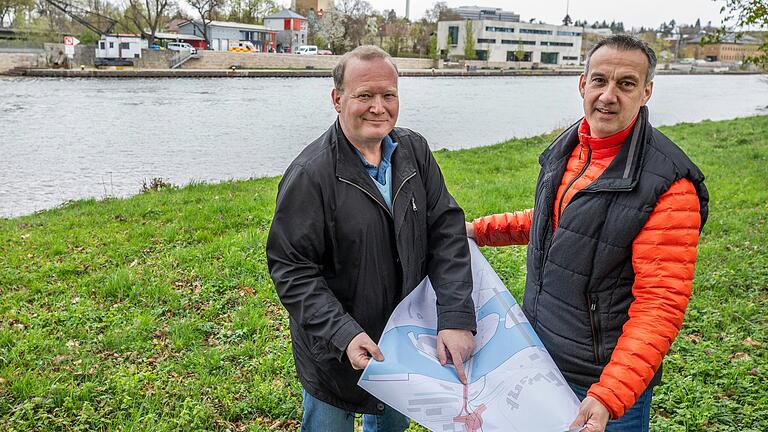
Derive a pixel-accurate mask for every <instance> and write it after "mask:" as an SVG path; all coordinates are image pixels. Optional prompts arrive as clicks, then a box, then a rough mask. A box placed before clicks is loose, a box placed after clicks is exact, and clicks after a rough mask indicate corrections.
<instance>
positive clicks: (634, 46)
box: [584, 35, 656, 84]
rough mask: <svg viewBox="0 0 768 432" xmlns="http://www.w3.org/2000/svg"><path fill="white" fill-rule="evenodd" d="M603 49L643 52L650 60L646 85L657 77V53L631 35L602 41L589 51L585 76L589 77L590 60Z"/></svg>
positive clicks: (616, 36)
mask: <svg viewBox="0 0 768 432" xmlns="http://www.w3.org/2000/svg"><path fill="white" fill-rule="evenodd" d="M602 47H609V48H615V49H617V50H619V51H632V50H639V51H641V52H642V53H643V54H645V58H646V59H647V60H648V71H647V72H646V74H645V83H646V84H648V83H649V82H651V80H652V79H653V77H654V76H655V75H656V53H655V52H653V49H652V48H651V47H649V46H648V44H647V43H645V42H643V41H641V40H640V39H638V38H636V37H633V36H629V35H613V36H608V37H607V38H605V39H602V40H600V41H599V42H598V43H597V44H596V45H595V46H593V47H592V49H591V50H589V53H588V54H587V61H586V64H585V65H584V76H588V75H589V59H591V58H592V54H594V53H595V51H597V50H599V49H600V48H602Z"/></svg>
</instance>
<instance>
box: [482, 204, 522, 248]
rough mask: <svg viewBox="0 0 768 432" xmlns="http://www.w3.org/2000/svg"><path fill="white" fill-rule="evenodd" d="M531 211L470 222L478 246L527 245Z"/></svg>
mask: <svg viewBox="0 0 768 432" xmlns="http://www.w3.org/2000/svg"><path fill="white" fill-rule="evenodd" d="M532 218H533V209H528V210H523V211H516V212H514V213H500V214H494V215H490V216H485V217H481V218H477V219H475V220H473V221H472V226H473V228H474V229H475V241H476V242H477V244H478V246H509V245H527V244H528V238H529V237H530V234H531V219H532Z"/></svg>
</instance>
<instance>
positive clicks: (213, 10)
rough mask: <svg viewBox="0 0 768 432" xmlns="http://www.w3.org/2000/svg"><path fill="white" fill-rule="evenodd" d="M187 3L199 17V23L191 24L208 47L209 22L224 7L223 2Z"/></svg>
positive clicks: (199, 1)
mask: <svg viewBox="0 0 768 432" xmlns="http://www.w3.org/2000/svg"><path fill="white" fill-rule="evenodd" d="M187 3H188V4H189V5H190V6H192V8H193V9H195V11H196V12H197V15H198V16H199V17H200V21H197V20H192V24H193V25H194V26H195V28H197V29H198V30H199V31H200V33H201V34H202V35H203V39H205V43H206V45H208V46H210V44H211V41H210V40H209V39H208V28H209V26H210V24H211V21H213V19H214V18H215V17H216V15H217V14H218V13H219V10H220V9H221V8H222V7H224V0H187Z"/></svg>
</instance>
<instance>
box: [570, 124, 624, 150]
mask: <svg viewBox="0 0 768 432" xmlns="http://www.w3.org/2000/svg"><path fill="white" fill-rule="evenodd" d="M635 123H637V116H635V118H634V119H633V120H632V123H630V124H629V126H627V127H626V129H624V130H623V131H621V132H616V133H615V134H613V135H611V136H608V137H605V138H597V137H593V136H592V135H590V128H589V123H587V118H586V117H584V119H583V120H582V121H581V124H580V125H579V142H580V143H581V144H582V145H583V146H585V147H590V148H592V149H593V150H603V149H608V148H611V147H616V146H621V144H623V143H624V141H625V140H626V139H627V137H628V136H629V134H630V132H632V127H634V126H635Z"/></svg>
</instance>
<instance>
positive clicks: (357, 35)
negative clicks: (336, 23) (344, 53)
mask: <svg viewBox="0 0 768 432" xmlns="http://www.w3.org/2000/svg"><path fill="white" fill-rule="evenodd" d="M336 9H338V10H339V12H341V13H343V14H344V15H345V17H344V39H345V42H346V45H347V46H346V48H347V49H352V48H355V47H357V46H359V45H361V44H362V40H363V38H365V36H366V35H367V33H368V17H369V16H370V15H371V13H372V12H373V6H371V4H370V3H368V2H367V1H366V0H339V1H338V2H336Z"/></svg>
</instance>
